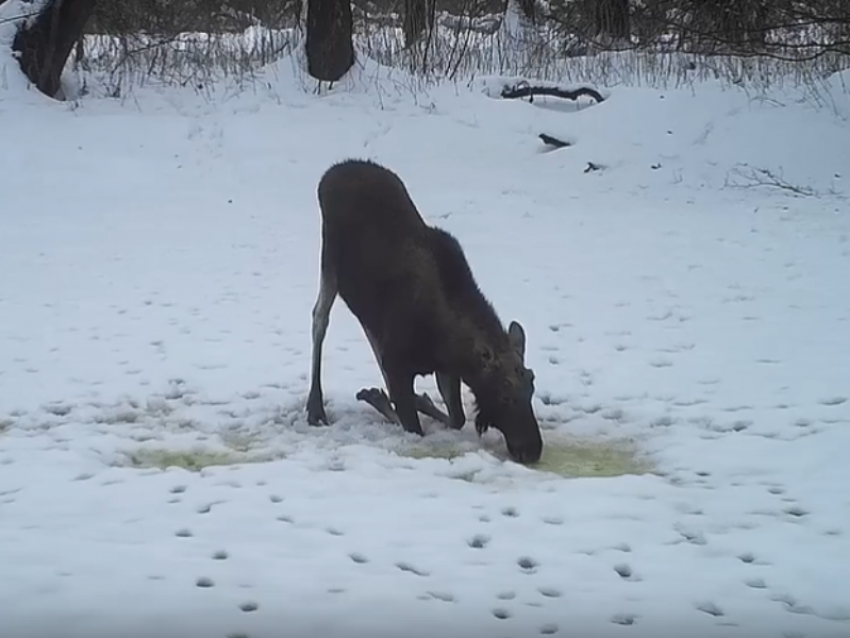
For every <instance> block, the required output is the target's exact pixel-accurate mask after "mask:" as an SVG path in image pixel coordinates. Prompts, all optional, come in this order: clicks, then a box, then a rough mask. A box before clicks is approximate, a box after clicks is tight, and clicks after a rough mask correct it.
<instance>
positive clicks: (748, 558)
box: [738, 552, 756, 565]
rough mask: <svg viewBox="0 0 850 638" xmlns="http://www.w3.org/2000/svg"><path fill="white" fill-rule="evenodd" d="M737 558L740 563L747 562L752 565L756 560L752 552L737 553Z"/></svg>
mask: <svg viewBox="0 0 850 638" xmlns="http://www.w3.org/2000/svg"><path fill="white" fill-rule="evenodd" d="M738 560H740V561H741V562H742V563H747V564H748V565H752V564H754V563H755V562H756V557H755V554H753V553H752V552H744V553H743V554H738Z"/></svg>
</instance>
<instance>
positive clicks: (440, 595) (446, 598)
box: [428, 591, 455, 603]
mask: <svg viewBox="0 0 850 638" xmlns="http://www.w3.org/2000/svg"><path fill="white" fill-rule="evenodd" d="M428 596H429V598H433V599H436V600H441V601H443V602H444V603H453V602H455V597H454V594H450V593H449V592H445V591H429V592H428Z"/></svg>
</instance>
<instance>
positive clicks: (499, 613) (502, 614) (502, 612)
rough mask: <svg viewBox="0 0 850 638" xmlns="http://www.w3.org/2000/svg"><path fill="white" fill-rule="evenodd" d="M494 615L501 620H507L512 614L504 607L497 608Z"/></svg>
mask: <svg viewBox="0 0 850 638" xmlns="http://www.w3.org/2000/svg"><path fill="white" fill-rule="evenodd" d="M493 615H494V616H495V617H496V618H498V619H499V620H507V619H508V618H510V617H511V612H509V611H508V610H507V609H505V608H504V607H497V608H496V609H494V610H493Z"/></svg>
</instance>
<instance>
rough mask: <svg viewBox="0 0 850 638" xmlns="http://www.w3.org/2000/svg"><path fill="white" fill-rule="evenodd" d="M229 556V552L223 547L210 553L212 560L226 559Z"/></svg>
mask: <svg viewBox="0 0 850 638" xmlns="http://www.w3.org/2000/svg"><path fill="white" fill-rule="evenodd" d="M227 558H229V554H228V553H227V552H226V551H224V550H223V549H219V550H216V551H214V552H213V553H212V559H213V560H227Z"/></svg>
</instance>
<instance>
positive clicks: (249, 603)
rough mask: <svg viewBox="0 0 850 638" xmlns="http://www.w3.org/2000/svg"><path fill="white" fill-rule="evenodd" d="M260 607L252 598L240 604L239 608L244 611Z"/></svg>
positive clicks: (255, 609)
mask: <svg viewBox="0 0 850 638" xmlns="http://www.w3.org/2000/svg"><path fill="white" fill-rule="evenodd" d="M259 608H260V606H259V605H258V604H257V603H255V602H253V601H251V600H249V601H247V602H244V603H240V604H239V609H241V610H242V611H244V612H251V611H257V610H258V609H259Z"/></svg>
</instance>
